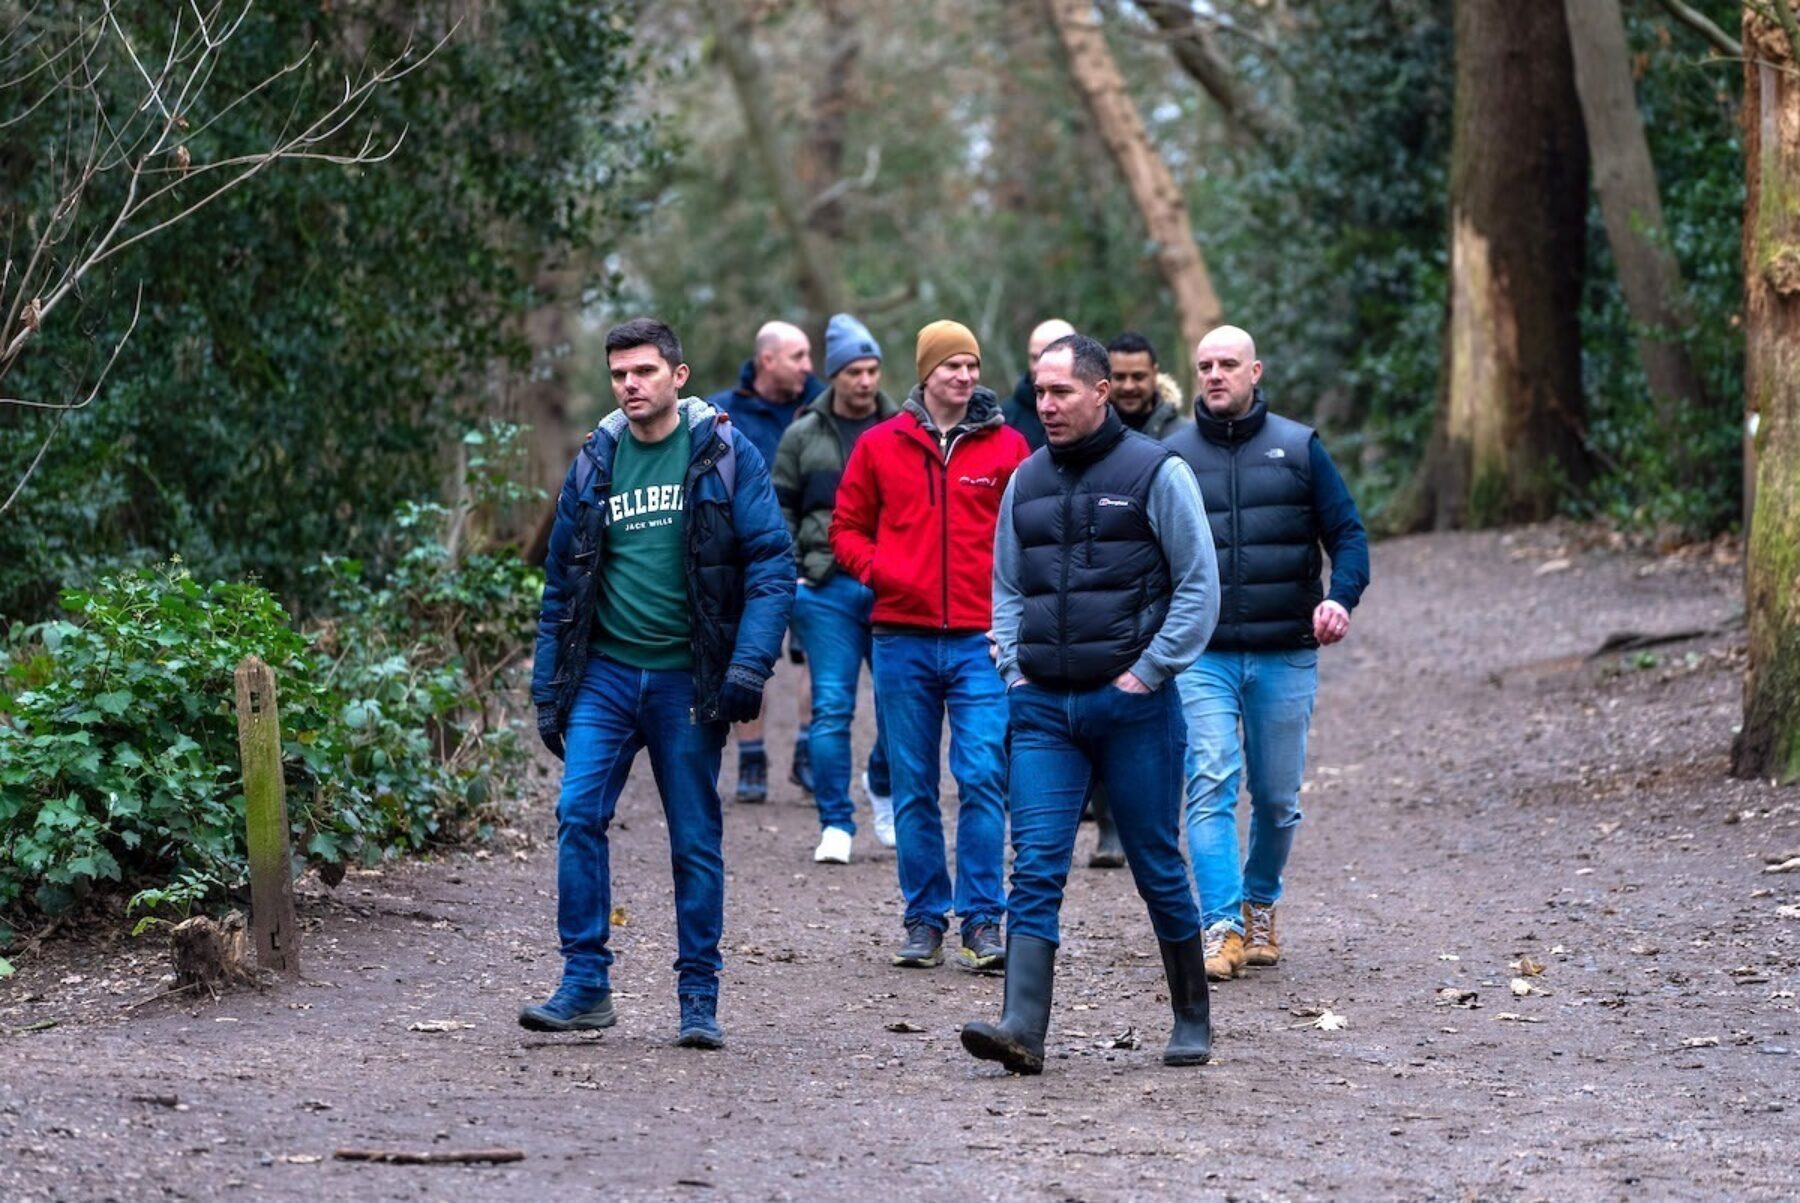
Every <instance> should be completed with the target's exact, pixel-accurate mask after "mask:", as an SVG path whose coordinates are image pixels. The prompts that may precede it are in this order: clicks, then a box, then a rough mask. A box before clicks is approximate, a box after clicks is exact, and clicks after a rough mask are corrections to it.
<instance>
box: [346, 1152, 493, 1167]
mask: <svg viewBox="0 0 1800 1203" xmlns="http://www.w3.org/2000/svg"><path fill="white" fill-rule="evenodd" d="M332 1156H334V1157H336V1158H337V1159H338V1160H339V1161H385V1162H388V1163H390V1164H392V1165H458V1164H462V1165H467V1164H472V1163H476V1162H494V1163H498V1162H503V1161H523V1160H525V1150H523V1149H461V1150H459V1149H442V1150H430V1151H427V1152H423V1153H420V1152H414V1151H412V1150H410V1149H339V1150H338V1151H337V1152H336V1153H334V1154H332Z"/></svg>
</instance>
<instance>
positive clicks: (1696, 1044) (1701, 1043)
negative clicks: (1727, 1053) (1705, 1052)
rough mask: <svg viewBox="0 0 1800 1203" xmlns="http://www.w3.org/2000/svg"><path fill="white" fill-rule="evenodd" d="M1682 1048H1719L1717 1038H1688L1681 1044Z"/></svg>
mask: <svg viewBox="0 0 1800 1203" xmlns="http://www.w3.org/2000/svg"><path fill="white" fill-rule="evenodd" d="M1681 1047H1682V1048H1718V1047H1719V1038H1718V1037H1717V1036H1688V1037H1686V1038H1685V1039H1683V1040H1682V1042H1681Z"/></svg>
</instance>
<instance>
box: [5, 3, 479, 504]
mask: <svg viewBox="0 0 1800 1203" xmlns="http://www.w3.org/2000/svg"><path fill="white" fill-rule="evenodd" d="M237 2H238V0H218V2H216V3H213V4H212V5H211V6H210V7H205V6H203V4H202V3H201V2H200V0H187V3H186V5H185V6H180V5H178V6H175V7H174V10H173V12H172V14H171V15H170V18H169V37H168V43H167V46H166V47H163V48H162V49H163V51H164V53H163V55H162V61H161V64H160V67H159V68H158V69H157V70H156V71H154V72H152V70H151V69H150V67H149V66H148V65H147V64H146V62H145V57H144V55H148V54H149V53H150V48H149V47H145V48H144V55H140V48H139V47H138V46H137V45H134V44H133V41H132V37H131V35H130V34H129V33H128V32H127V27H126V22H125V21H123V20H121V18H120V16H119V12H118V11H117V10H116V8H115V0H103V3H102V6H101V11H100V14H99V15H98V16H96V17H95V18H94V19H93V20H91V21H77V22H74V23H73V24H72V30H73V32H66V33H57V34H54V35H47V34H45V33H43V32H42V31H41V30H40V31H39V32H38V33H35V34H33V33H23V32H22V30H23V28H24V20H23V19H21V21H20V24H19V25H18V26H16V27H14V28H13V29H10V30H8V31H5V32H4V33H0V47H4V48H5V53H4V54H3V55H0V70H4V71H5V72H6V75H7V78H6V80H5V82H0V96H7V97H8V99H9V100H10V99H14V98H17V99H18V100H19V101H20V102H21V103H20V104H18V105H12V104H9V105H8V106H7V110H8V111H7V116H6V117H5V118H4V119H3V120H0V129H5V128H8V127H11V126H16V125H18V124H19V123H21V122H22V121H24V120H25V119H26V118H28V117H29V116H30V115H31V114H32V113H35V112H37V111H39V110H40V109H42V107H43V106H44V105H45V104H47V103H50V102H51V101H53V100H55V99H57V98H62V99H63V100H64V101H66V102H68V103H67V116H66V117H64V118H63V123H64V125H65V129H64V130H63V135H62V137H61V138H60V140H59V141H58V142H57V143H56V144H55V145H53V146H52V147H51V148H50V150H49V152H48V154H47V156H46V158H47V159H48V163H49V171H50V172H52V173H54V176H53V178H54V179H55V180H56V181H57V189H56V192H55V193H54V196H55V200H54V202H53V203H51V204H50V206H49V212H48V213H47V214H44V215H42V217H41V218H40V219H39V220H37V221H35V222H33V223H31V224H30V225H28V226H27V227H26V228H27V229H29V230H31V235H32V240H31V245H30V252H29V254H28V255H27V256H26V259H25V263H24V266H23V268H22V269H18V268H16V266H15V263H14V261H13V258H12V257H11V255H10V254H9V255H8V256H7V258H6V261H5V264H4V270H3V271H0V312H3V313H4V320H3V321H0V381H4V379H5V378H6V376H7V374H8V373H9V372H10V371H11V369H12V368H13V367H15V366H16V365H17V364H18V363H19V362H20V359H21V357H22V356H23V355H24V353H25V352H26V350H27V349H28V348H29V347H30V345H31V344H32V341H33V339H34V337H35V336H36V335H37V334H38V333H39V331H41V330H42V329H44V327H45V325H46V324H47V323H48V322H49V321H50V320H51V318H52V316H53V315H54V314H55V313H56V312H57V310H58V308H59V306H60V305H61V304H62V303H63V302H64V301H65V300H67V299H68V298H69V297H71V296H73V295H76V294H77V292H78V290H80V289H81V288H82V287H83V285H84V281H85V280H86V279H87V277H88V276H89V274H90V273H92V272H94V271H95V269H97V268H99V267H101V266H102V265H104V264H106V263H107V262H108V261H109V260H113V259H116V258H117V257H118V256H119V255H121V254H123V253H124V252H125V251H126V250H128V249H130V248H132V247H135V246H137V245H138V244H139V243H142V242H144V241H146V240H147V239H150V238H154V237H155V236H157V235H158V234H161V233H164V232H165V231H167V230H168V229H170V228H171V227H173V226H176V225H179V224H181V223H183V222H185V221H187V220H188V219H190V218H192V217H193V216H194V215H195V214H197V213H198V212H200V210H202V209H204V208H205V207H206V206H207V205H210V204H211V203H212V202H213V201H215V200H217V199H219V198H220V197H221V196H224V195H225V194H226V193H228V192H231V191H234V190H236V189H238V188H241V187H243V186H244V185H246V184H248V183H249V182H251V181H252V180H253V179H254V178H255V177H256V176H258V175H259V174H261V173H262V172H264V171H266V170H268V169H269V168H270V167H272V166H274V165H275V164H277V163H280V162H283V161H287V160H294V161H299V162H320V163H331V164H335V165H338V166H351V165H370V164H375V163H381V162H385V161H386V160H387V159H389V158H392V157H393V156H394V155H395V154H396V153H397V152H398V151H399V149H400V147H401V146H402V145H403V143H404V142H405V139H406V133H407V131H406V130H405V129H404V128H402V129H400V130H399V131H398V132H397V133H395V134H392V135H391V136H390V135H388V134H385V133H383V132H381V131H380V130H379V129H378V128H377V126H376V125H375V124H374V123H373V122H369V121H368V117H367V114H368V106H369V102H370V101H371V99H372V98H373V97H374V95H375V93H376V92H378V91H379V90H381V89H382V88H385V87H388V86H390V85H392V84H394V83H395V82H397V81H399V80H401V79H403V78H405V77H406V76H407V75H409V74H411V73H412V72H414V71H416V70H418V69H419V68H420V67H422V66H424V65H425V63H427V62H429V61H430V60H431V59H432V58H434V57H435V56H436V55H437V53H438V52H439V51H440V50H441V49H442V48H443V47H444V45H445V44H446V43H447V42H448V41H449V39H450V38H451V37H453V36H455V34H456V32H457V30H458V29H459V28H460V25H461V23H460V22H458V23H457V24H456V25H454V26H452V27H451V28H450V30H449V32H447V33H446V34H444V36H443V37H442V38H440V39H438V40H437V41H436V42H435V43H434V44H433V45H432V46H431V47H430V49H429V50H427V51H425V52H424V53H423V54H415V52H414V50H415V48H414V46H413V44H412V43H411V42H408V43H407V44H406V46H405V47H404V48H403V49H402V50H401V51H400V53H399V54H398V55H396V56H395V57H393V58H392V59H389V60H387V61H385V62H379V63H378V64H376V65H373V66H371V65H369V64H367V63H365V66H364V68H363V69H360V70H358V71H357V72H356V73H355V74H354V75H353V76H350V75H347V76H345V77H344V79H343V89H342V94H341V95H340V96H339V97H337V98H336V99H335V100H331V99H329V98H328V101H327V103H325V105H324V107H323V108H322V109H321V110H320V111H318V112H315V113H313V114H311V115H310V116H304V117H303V116H302V105H303V103H304V102H305V93H304V91H300V92H297V94H296V95H295V97H294V100H293V104H292V107H291V109H290V111H289V114H288V118H287V120H286V121H285V122H284V123H283V124H282V125H281V127H280V129H279V130H278V131H277V132H276V134H275V135H274V136H273V137H272V138H270V139H268V140H267V141H266V142H265V143H264V144H263V145H262V147H261V148H260V149H251V150H249V151H248V152H246V153H228V154H225V155H220V156H218V157H216V158H213V159H211V160H210V161H208V162H205V163H196V162H194V161H193V158H194V156H193V152H192V150H191V149H190V145H193V146H198V145H199V143H198V142H197V141H196V139H198V138H199V137H200V136H201V135H202V134H205V133H208V132H209V131H213V130H215V129H216V128H219V127H220V126H221V123H223V122H225V121H226V119H227V118H228V117H229V116H230V115H231V114H233V113H234V112H236V111H238V110H239V109H240V106H242V105H244V104H245V103H246V102H248V101H250V100H252V99H253V98H255V97H258V96H262V95H265V94H266V93H267V92H268V91H269V90H270V89H272V88H273V87H275V86H276V85H277V84H278V83H280V82H281V81H282V80H284V79H288V78H289V77H292V76H294V75H296V74H297V73H298V72H300V71H302V70H303V69H304V68H305V66H306V64H307V63H308V62H309V61H310V60H311V58H312V56H313V53H314V50H315V48H314V47H308V48H307V50H306V51H305V53H303V54H301V55H300V56H299V57H298V58H296V59H295V60H293V61H292V62H290V63H287V64H286V65H284V66H282V67H280V68H278V69H277V70H275V71H274V72H273V73H271V74H270V75H268V76H266V77H265V78H263V79H261V80H260V81H258V82H257V83H255V84H253V85H252V86H250V87H249V88H247V89H246V90H245V91H243V92H242V93H240V94H238V95H235V96H233V97H231V98H229V99H228V100H227V101H226V102H225V103H224V104H222V105H220V106H217V107H216V108H214V109H213V111H212V112H211V113H210V115H208V116H207V117H206V118H205V119H204V120H203V121H201V122H200V124H199V125H198V127H197V128H195V127H191V126H190V122H189V119H188V116H187V115H188V114H189V113H190V112H198V110H199V109H200V108H201V106H202V98H203V97H204V96H205V94H206V91H207V88H208V87H209V85H210V84H211V83H212V81H213V78H214V74H215V72H216V70H217V68H218V66H219V64H220V62H221V60H222V58H223V56H224V54H225V52H226V51H227V50H228V48H229V44H230V42H231V40H232V38H233V37H234V36H235V35H236V34H237V32H238V31H239V29H240V28H241V27H242V25H243V23H244V20H245V19H246V17H247V16H248V14H249V12H250V9H251V6H252V4H253V3H254V0H243V3H242V6H241V7H237V8H235V10H232V9H228V8H227V3H230V4H233V5H236V4H237ZM53 38H55V39H60V40H55V41H54V42H53ZM108 49H112V50H113V51H114V52H115V55H116V57H122V58H124V59H127V60H129V62H130V64H131V67H132V68H133V69H134V70H135V80H136V81H138V82H139V83H141V89H138V90H139V91H140V94H139V95H138V96H137V98H136V99H132V98H130V97H127V98H126V101H125V103H124V104H120V103H119V102H118V101H116V100H112V99H109V92H108V91H102V89H101V86H100V85H101V80H102V78H103V77H104V76H105V74H106V70H107V64H106V62H105V61H104V58H103V57H102V52H103V51H105V50H108ZM150 61H151V62H155V61H156V60H155V58H151V59H150ZM128 78H131V77H128ZM40 89H41V92H40ZM20 93H24V95H19V94H20ZM127 106H128V107H127ZM21 109H22V110H23V111H20V110H21ZM53 111H58V112H60V110H53ZM84 112H85V113H86V114H88V115H89V116H87V117H84V116H83V113H84ZM89 117H91V129H89V128H87V127H88V125H89ZM359 124H362V125H363V128H362V129H361V130H360V139H359V140H358V141H355V142H353V143H351V144H350V145H349V146H341V145H340V143H342V142H343V141H344V140H345V139H346V138H347V137H350V136H352V130H353V127H355V126H357V125H359ZM216 136H217V135H216V134H215V137H216ZM115 173H117V174H115ZM103 178H106V179H114V180H117V181H118V183H117V184H115V185H113V186H111V187H109V188H107V189H106V190H105V191H104V192H102V191H99V190H98V189H97V187H96V185H97V184H98V183H99V182H100V181H101V180H102V179H103ZM107 195H110V196H113V197H116V198H117V199H114V200H110V201H109V202H108V207H107V208H106V209H105V210H103V211H101V213H99V214H97V215H96V214H93V213H84V209H87V208H91V204H90V198H92V197H95V196H107ZM16 228H18V227H15V229H16ZM143 294H144V285H143V284H142V283H140V284H139V286H138V290H137V300H136V302H135V304H134V306H133V309H132V314H131V321H130V323H129V324H128V325H127V327H126V329H125V332H124V334H123V335H121V337H120V338H119V340H118V342H117V343H116V344H115V345H114V346H113V349H112V353H111V355H110V356H109V357H108V359H107V361H106V363H105V365H104V367H103V368H102V369H101V371H100V374H99V377H98V378H97V379H96V380H95V382H94V384H93V387H92V388H91V389H89V390H88V391H87V393H86V395H85V396H83V397H82V398H80V399H79V400H73V401H41V400H31V399H26V398H22V397H4V396H0V405H11V406H17V407H20V408H24V409H36V410H47V411H53V412H55V413H56V415H57V416H56V421H55V423H54V424H53V425H52V426H51V428H50V431H49V432H48V434H47V435H46V436H45V439H44V441H43V443H42V444H41V445H40V446H39V447H38V450H37V454H36V455H35V456H34V457H33V458H32V460H31V463H30V465H29V466H28V467H27V468H26V470H25V473H24V476H23V477H21V478H20V480H19V481H18V482H17V483H16V485H15V486H14V488H13V490H12V493H11V494H10V496H8V498H7V500H6V503H5V504H4V505H0V514H4V513H6V511H7V510H8V509H10V508H11V507H12V505H13V504H14V502H15V501H16V500H17V499H18V497H19V496H20V495H21V493H22V491H23V490H24V488H25V486H26V484H27V483H28V482H29V481H30V479H31V477H32V475H33V474H34V473H35V472H36V471H37V468H38V465H39V464H40V463H41V462H42V461H43V458H44V455H45V453H46V452H47V451H48V449H49V446H50V444H51V442H52V441H53V440H54V439H55V437H56V434H57V432H58V431H59V430H60V429H61V427H62V423H63V422H64V421H65V420H66V419H67V418H68V416H69V414H71V413H73V412H75V411H77V410H81V409H85V408H87V407H88V406H89V405H91V404H93V402H94V401H95V400H96V399H97V398H98V397H99V395H100V392H101V390H102V387H103V386H104V384H105V382H106V379H107V377H108V375H109V374H110V373H111V371H112V368H113V366H114V364H116V363H117V362H118V359H119V356H120V354H121V352H122V351H123V350H124V346H125V343H126V341H127V340H129V339H130V337H131V335H132V332H133V331H134V330H136V328H137V324H138V320H139V317H140V315H141V313H142V308H143Z"/></svg>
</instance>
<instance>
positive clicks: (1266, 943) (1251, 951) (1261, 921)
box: [1244, 902, 1281, 965]
mask: <svg viewBox="0 0 1800 1203" xmlns="http://www.w3.org/2000/svg"><path fill="white" fill-rule="evenodd" d="M1280 962H1281V945H1280V944H1279V943H1277V942H1276V940H1275V904H1274V903H1272V902H1271V903H1270V904H1269V905H1268V906H1260V905H1258V904H1257V903H1254V902H1246V903H1245V904H1244V964H1246V965H1277V964H1280Z"/></svg>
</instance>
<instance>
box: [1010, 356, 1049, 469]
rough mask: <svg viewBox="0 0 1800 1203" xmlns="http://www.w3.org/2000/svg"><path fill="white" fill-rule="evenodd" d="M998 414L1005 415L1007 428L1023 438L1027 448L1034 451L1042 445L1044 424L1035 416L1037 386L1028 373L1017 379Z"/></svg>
mask: <svg viewBox="0 0 1800 1203" xmlns="http://www.w3.org/2000/svg"><path fill="white" fill-rule="evenodd" d="M1000 412H1002V413H1003V414H1005V415H1006V424H1007V425H1008V426H1010V427H1012V428H1013V429H1014V430H1016V431H1018V432H1019V433H1020V434H1022V435H1024V436H1025V445H1026V446H1027V447H1030V448H1031V449H1032V450H1033V451H1036V450H1037V449H1038V448H1039V447H1042V446H1043V445H1044V424H1043V422H1042V421H1040V420H1039V419H1038V416H1037V386H1036V385H1034V384H1032V382H1031V373H1030V372H1026V373H1025V374H1024V375H1023V376H1021V377H1019V383H1017V384H1015V385H1014V386H1013V391H1012V396H1010V397H1008V398H1007V399H1006V400H1005V401H1003V402H1002V403H1001V405H1000Z"/></svg>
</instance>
